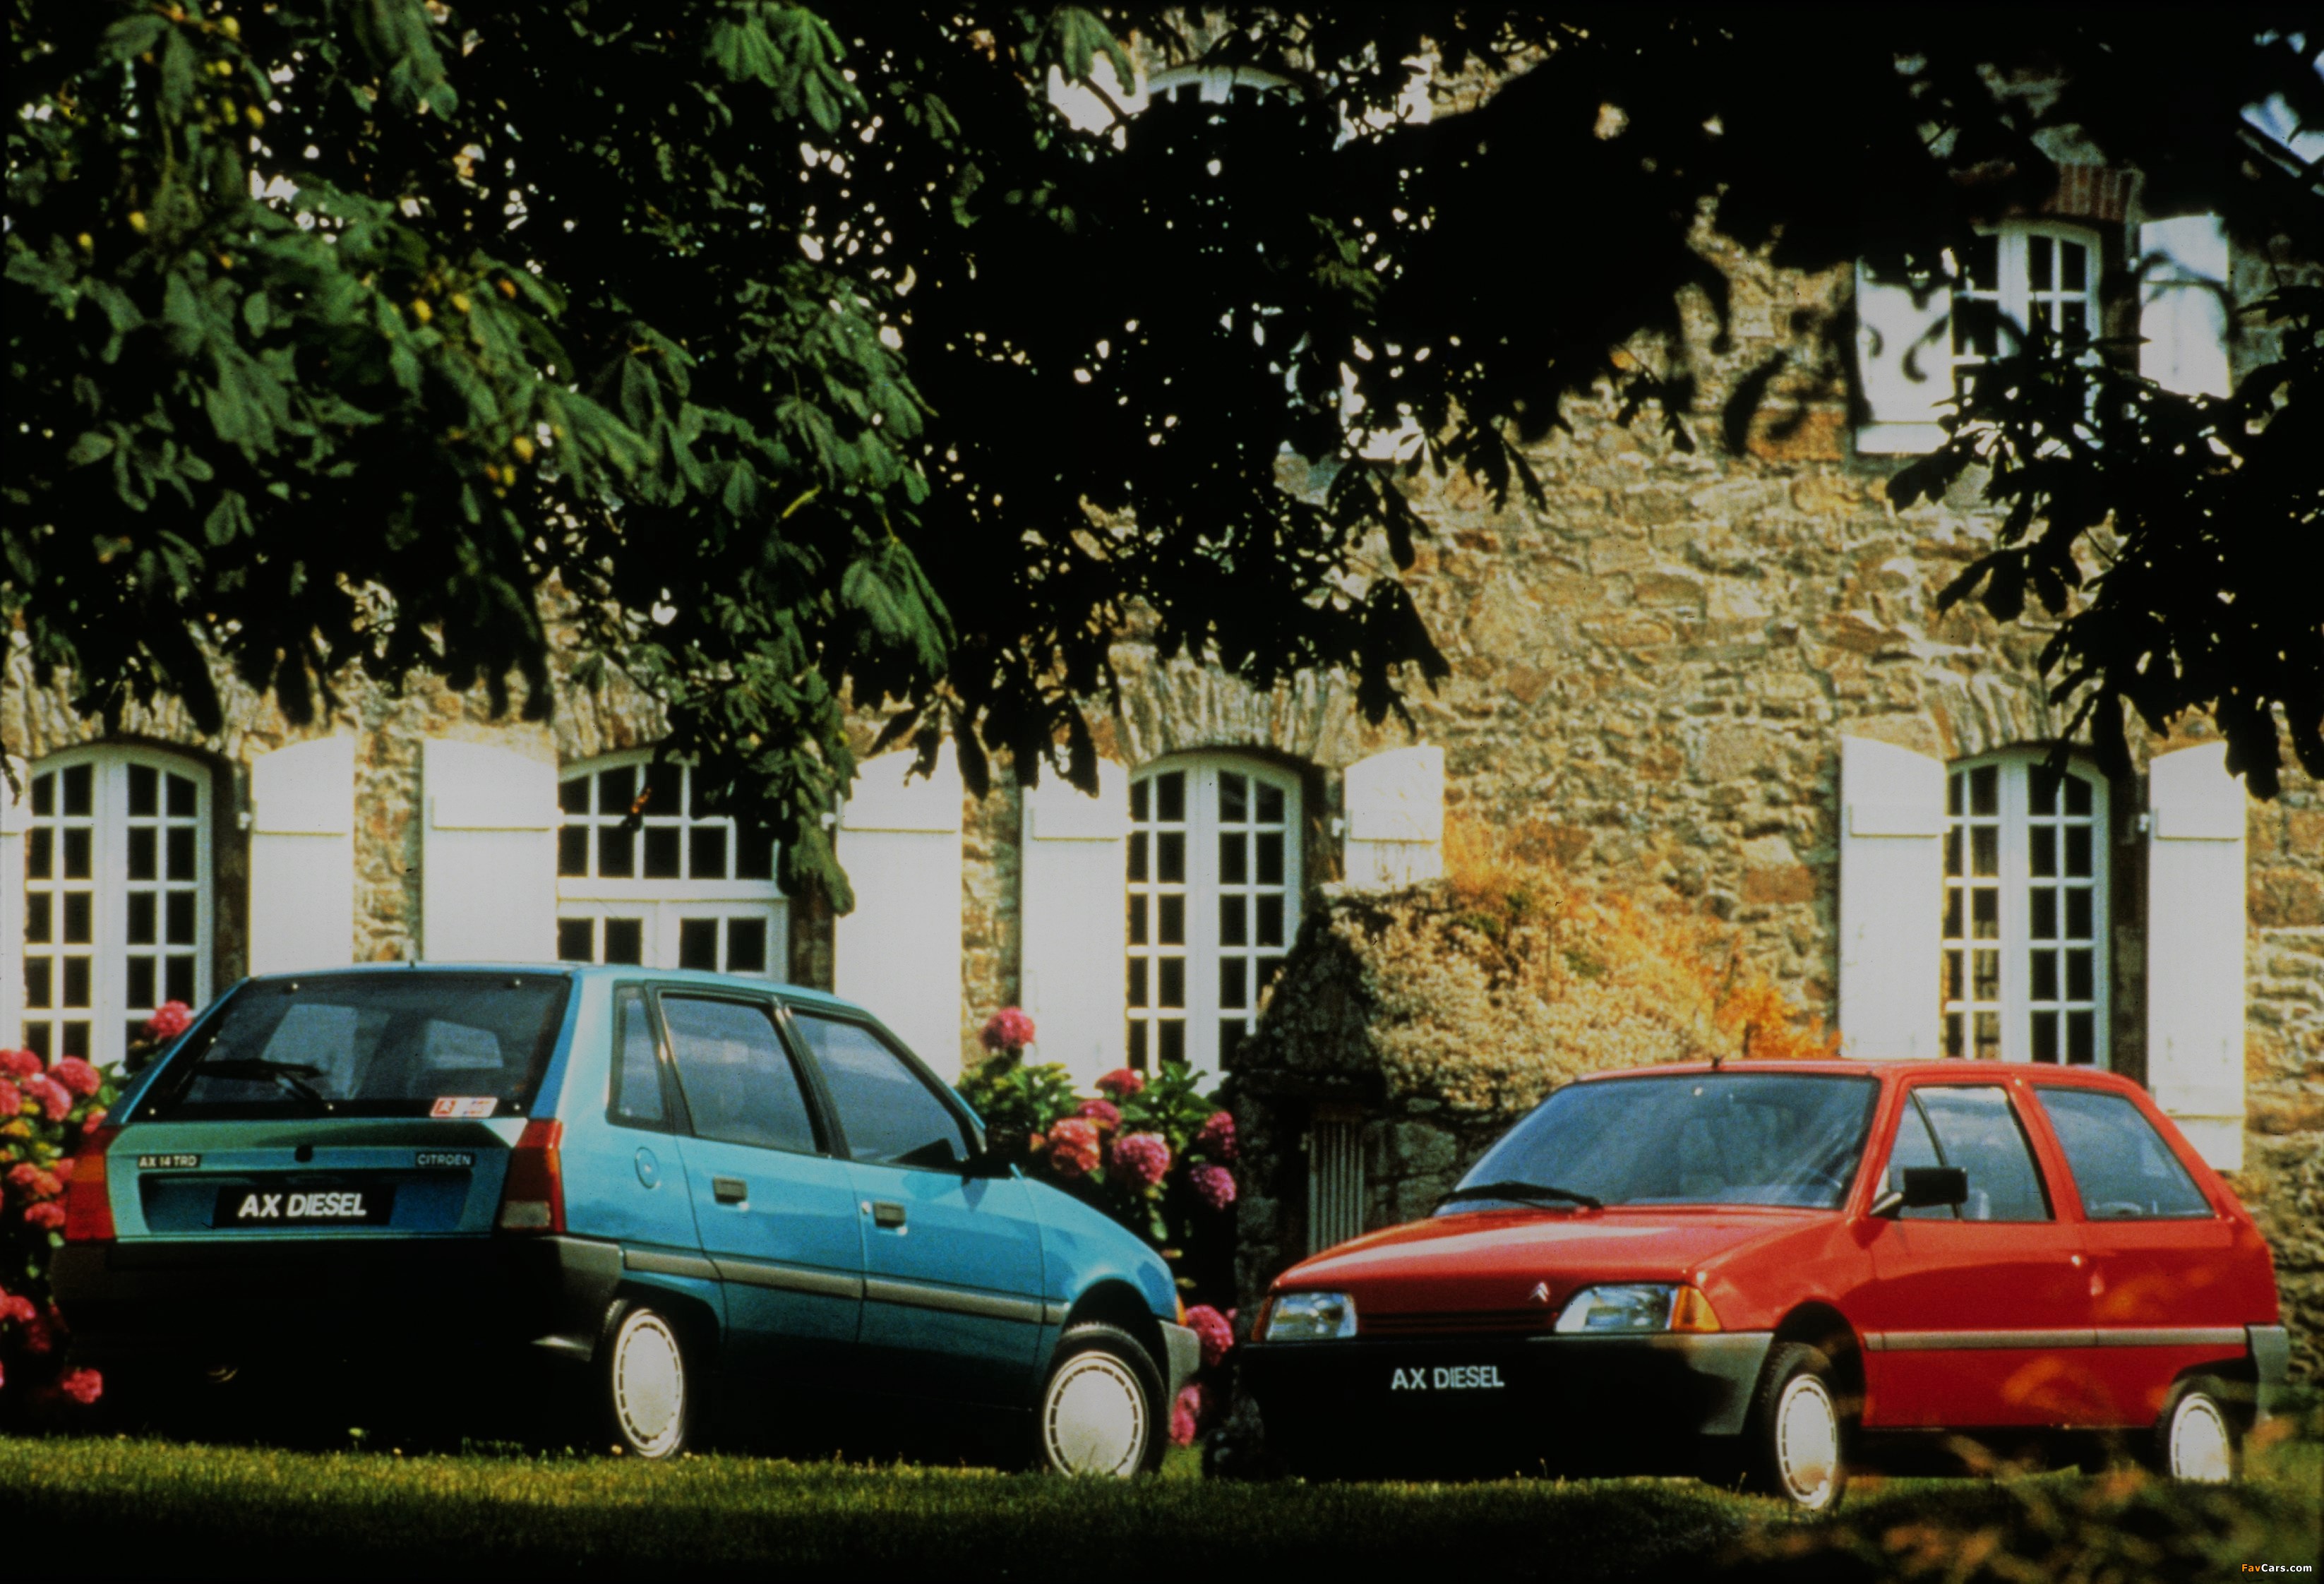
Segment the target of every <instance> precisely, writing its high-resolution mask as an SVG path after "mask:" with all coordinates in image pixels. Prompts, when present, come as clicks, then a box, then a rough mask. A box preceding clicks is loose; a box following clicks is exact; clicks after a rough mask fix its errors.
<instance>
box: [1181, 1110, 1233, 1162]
mask: <svg viewBox="0 0 2324 1584" xmlns="http://www.w3.org/2000/svg"><path fill="white" fill-rule="evenodd" d="M1186 1153H1187V1154H1189V1155H1206V1156H1210V1157H1211V1158H1212V1159H1213V1160H1222V1161H1231V1160H1232V1159H1234V1157H1235V1123H1234V1113H1233V1112H1232V1111H1213V1112H1212V1113H1211V1114H1210V1117H1209V1119H1207V1120H1206V1121H1204V1122H1203V1125H1202V1127H1201V1128H1198V1129H1196V1130H1195V1133H1194V1142H1193V1143H1191V1144H1189V1145H1187V1146H1186Z"/></svg>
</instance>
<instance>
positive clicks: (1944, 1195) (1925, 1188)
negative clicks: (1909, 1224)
mask: <svg viewBox="0 0 2324 1584" xmlns="http://www.w3.org/2000/svg"><path fill="white" fill-rule="evenodd" d="M1968 1202H1969V1174H1968V1173H1967V1172H1966V1171H1963V1170H1962V1169H1961V1168H1960V1167H1959V1166H1906V1167H1905V1168H1904V1186H1903V1187H1902V1188H1891V1189H1889V1190H1888V1192H1886V1193H1883V1194H1882V1195H1881V1196H1880V1197H1879V1198H1877V1199H1876V1200H1874V1201H1873V1202H1872V1213H1873V1214H1874V1215H1877V1216H1893V1215H1895V1213H1896V1212H1897V1211H1904V1210H1936V1209H1941V1208H1947V1207H1951V1206H1957V1205H1962V1204H1966V1203H1968Z"/></svg>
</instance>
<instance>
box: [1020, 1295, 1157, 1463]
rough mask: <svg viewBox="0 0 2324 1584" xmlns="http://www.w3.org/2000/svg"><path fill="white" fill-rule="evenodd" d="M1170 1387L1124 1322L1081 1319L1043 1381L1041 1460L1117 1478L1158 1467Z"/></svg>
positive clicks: (1061, 1341)
mask: <svg viewBox="0 0 2324 1584" xmlns="http://www.w3.org/2000/svg"><path fill="white" fill-rule="evenodd" d="M1162 1393H1163V1386H1162V1372H1161V1371H1160V1370H1158V1369H1157V1368H1155V1367H1154V1359H1153V1358H1152V1356H1151V1355H1149V1354H1148V1352H1147V1351H1146V1349H1145V1348H1143V1347H1142V1346H1140V1345H1139V1340H1138V1339H1137V1338H1135V1337H1133V1336H1131V1335H1130V1333H1129V1332H1128V1331H1122V1330H1121V1329H1120V1328H1119V1327H1116V1326H1111V1325H1101V1324H1089V1325H1077V1326H1074V1328H1073V1329H1072V1330H1070V1331H1066V1332H1065V1336H1064V1337H1062V1338H1061V1339H1059V1340H1058V1342H1057V1351H1056V1356H1055V1357H1054V1358H1053V1359H1052V1360H1051V1362H1050V1365H1049V1374H1048V1378H1047V1379H1046V1380H1044V1381H1043V1382H1042V1383H1041V1398H1040V1404H1039V1411H1038V1413H1037V1414H1036V1416H1035V1418H1036V1425H1035V1428H1036V1432H1037V1457H1038V1459H1039V1463H1040V1466H1041V1467H1042V1468H1044V1469H1048V1470H1050V1471H1051V1472H1052V1473H1056V1474H1086V1475H1095V1476H1099V1477H1102V1478H1116V1479H1127V1478H1130V1476H1132V1475H1134V1474H1150V1473H1152V1472H1153V1471H1154V1470H1155V1469H1158V1468H1160V1467H1161V1466H1162V1450H1163V1447H1164V1444H1165V1442H1166V1441H1167V1427H1168V1420H1167V1409H1166V1406H1165V1404H1163V1401H1162Z"/></svg>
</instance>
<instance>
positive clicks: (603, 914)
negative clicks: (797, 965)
mask: <svg viewBox="0 0 2324 1584" xmlns="http://www.w3.org/2000/svg"><path fill="white" fill-rule="evenodd" d="M649 760H650V755H648V754H645V753H626V754H620V755H615V756H613V757H611V758H607V759H601V760H590V761H589V762H588V763H586V764H583V765H575V766H570V767H568V768H567V769H566V770H565V771H564V773H563V775H562V776H561V778H559V780H558V788H557V802H558V808H559V809H560V810H561V811H562V815H561V818H560V823H559V828H558V833H557V954H558V957H560V958H562V959H563V960H565V961H566V962H635V963H639V964H641V965H642V966H644V967H648V968H705V969H712V970H720V971H724V972H728V973H755V974H763V975H769V976H772V977H774V978H781V977H782V976H783V972H784V967H785V964H786V962H788V953H789V939H788V928H787V925H788V918H789V907H788V903H787V902H785V900H784V898H783V894H782V892H781V891H780V890H779V889H777V888H776V885H775V844H774V842H773V840H772V838H770V837H769V836H766V835H764V834H763V833H757V832H751V831H744V830H739V829H737V828H736V826H735V824H734V822H733V820H731V819H729V818H727V817H726V816H724V815H712V814H705V812H703V809H702V806H701V804H700V801H699V799H698V797H697V796H696V791H695V787H694V771H693V770H692V769H691V768H690V767H688V766H686V765H680V764H664V765H660V766H659V767H657V766H654V765H652V764H650V762H649ZM633 812H635V813H638V814H639V815H641V820H642V823H641V824H640V825H638V826H637V827H635V828H629V827H628V825H627V822H628V820H629V817H630V815H631V814H632V813H633Z"/></svg>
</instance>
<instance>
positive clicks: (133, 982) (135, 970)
mask: <svg viewBox="0 0 2324 1584" xmlns="http://www.w3.org/2000/svg"><path fill="white" fill-rule="evenodd" d="M155 967H156V964H155V962H154V961H153V959H152V958H151V957H132V958H130V959H129V962H128V969H129V972H128V978H127V982H126V984H125V985H124V999H125V1000H126V1001H127V1002H128V1004H129V1005H130V1006H133V1007H158V1006H160V1005H161V1001H160V999H158V998H156V997H155V996H154V994H153V987H154V980H155V976H154V969H155Z"/></svg>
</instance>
